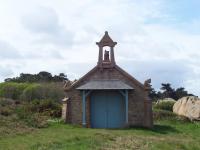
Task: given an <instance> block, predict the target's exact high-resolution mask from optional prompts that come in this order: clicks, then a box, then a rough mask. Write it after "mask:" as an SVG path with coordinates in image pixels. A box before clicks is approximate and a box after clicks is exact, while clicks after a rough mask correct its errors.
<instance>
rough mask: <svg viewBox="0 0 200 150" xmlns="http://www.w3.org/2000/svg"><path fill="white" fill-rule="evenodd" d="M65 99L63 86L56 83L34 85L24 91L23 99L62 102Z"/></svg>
mask: <svg viewBox="0 0 200 150" xmlns="http://www.w3.org/2000/svg"><path fill="white" fill-rule="evenodd" d="M63 97H64V91H63V89H62V86H61V85H60V84H59V85H57V84H56V83H48V84H47V83H44V84H32V85H30V86H28V87H27V88H26V89H24V91H23V93H22V95H21V99H22V100H26V101H32V100H34V99H53V100H60V99H62V98H63Z"/></svg>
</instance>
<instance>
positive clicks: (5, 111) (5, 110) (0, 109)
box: [0, 106, 13, 116]
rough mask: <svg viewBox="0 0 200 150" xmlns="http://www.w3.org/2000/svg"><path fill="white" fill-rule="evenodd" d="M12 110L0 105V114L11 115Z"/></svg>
mask: <svg viewBox="0 0 200 150" xmlns="http://www.w3.org/2000/svg"><path fill="white" fill-rule="evenodd" d="M12 112H13V110H12V109H11V108H10V107H1V106H0V115H3V116H9V115H11V114H12Z"/></svg>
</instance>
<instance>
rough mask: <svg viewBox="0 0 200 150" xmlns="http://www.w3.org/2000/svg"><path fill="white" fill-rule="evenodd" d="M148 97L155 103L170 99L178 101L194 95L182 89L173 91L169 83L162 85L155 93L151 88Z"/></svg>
mask: <svg viewBox="0 0 200 150" xmlns="http://www.w3.org/2000/svg"><path fill="white" fill-rule="evenodd" d="M149 96H150V98H151V99H152V100H153V101H156V100H158V99H164V98H172V99H175V100H178V99H180V98H182V97H184V96H195V95H193V94H191V93H189V92H188V91H187V90H185V88H184V87H179V88H177V89H175V88H172V87H171V84H170V83H162V84H161V88H160V91H156V90H155V89H154V88H152V89H151V91H150V94H149Z"/></svg>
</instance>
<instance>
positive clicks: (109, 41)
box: [96, 31, 117, 47]
mask: <svg viewBox="0 0 200 150" xmlns="http://www.w3.org/2000/svg"><path fill="white" fill-rule="evenodd" d="M96 44H97V45H98V46H110V47H114V46H115V45H116V44H117V42H114V41H113V40H112V39H111V37H110V36H109V35H108V31H106V32H105V34H104V36H103V37H102V39H101V40H100V42H96Z"/></svg>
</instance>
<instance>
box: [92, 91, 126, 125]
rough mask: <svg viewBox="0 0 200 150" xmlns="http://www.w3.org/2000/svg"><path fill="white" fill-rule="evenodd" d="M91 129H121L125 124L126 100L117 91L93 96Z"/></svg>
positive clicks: (94, 93) (100, 92)
mask: <svg viewBox="0 0 200 150" xmlns="http://www.w3.org/2000/svg"><path fill="white" fill-rule="evenodd" d="M90 106H91V127H93V128H119V127H123V125H124V123H125V100H124V99H123V97H122V96H121V94H120V93H118V92H117V91H94V92H93V93H92V94H91V105H90Z"/></svg>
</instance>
